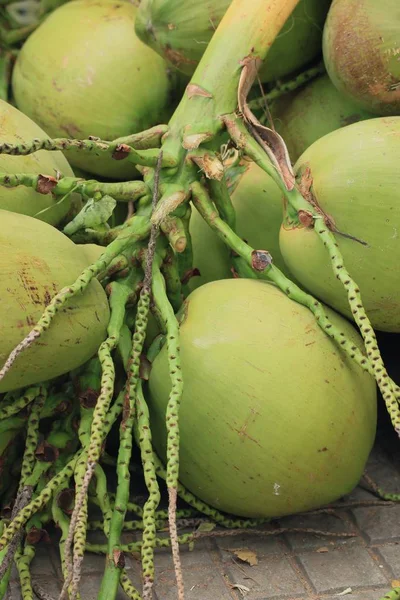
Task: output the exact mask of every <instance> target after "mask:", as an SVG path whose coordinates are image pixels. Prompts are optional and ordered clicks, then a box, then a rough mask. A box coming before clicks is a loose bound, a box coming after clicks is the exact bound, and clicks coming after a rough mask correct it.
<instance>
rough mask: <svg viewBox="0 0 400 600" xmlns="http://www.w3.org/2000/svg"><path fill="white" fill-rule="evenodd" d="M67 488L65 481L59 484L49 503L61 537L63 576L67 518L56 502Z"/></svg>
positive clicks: (64, 572) (64, 573)
mask: <svg viewBox="0 0 400 600" xmlns="http://www.w3.org/2000/svg"><path fill="white" fill-rule="evenodd" d="M66 489H68V486H67V485H66V483H64V484H63V485H61V486H60V487H59V488H58V489H57V490H56V491H55V493H54V496H53V501H52V503H51V514H52V517H53V521H54V523H55V525H56V526H57V527H59V529H60V530H61V538H60V541H59V544H58V546H59V550H60V560H61V570H62V572H63V575H64V577H65V576H66V568H65V554H64V546H65V540H66V539H67V535H68V529H69V519H68V517H67V515H66V514H65V513H64V511H63V510H62V509H61V508H60V506H59V504H58V498H59V495H60V494H61V493H62V492H63V490H66Z"/></svg>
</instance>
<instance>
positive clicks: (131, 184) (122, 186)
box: [0, 173, 150, 202]
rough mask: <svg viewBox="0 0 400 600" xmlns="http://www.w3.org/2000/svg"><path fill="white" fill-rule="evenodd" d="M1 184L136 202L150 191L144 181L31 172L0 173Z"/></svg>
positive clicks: (57, 193) (40, 191)
mask: <svg viewBox="0 0 400 600" xmlns="http://www.w3.org/2000/svg"><path fill="white" fill-rule="evenodd" d="M0 185H2V186H4V187H7V188H14V187H18V186H20V185H22V186H25V187H29V188H33V189H34V190H35V191H36V192H39V193H42V194H47V193H49V191H50V190H51V193H52V194H54V195H55V196H65V195H66V194H69V193H71V192H76V193H78V194H81V195H82V196H85V197H88V198H93V197H94V196H97V197H102V196H111V197H112V198H114V199H115V200H118V201H119V202H132V201H133V202H134V201H136V200H139V198H142V197H143V196H147V195H148V194H149V193H150V190H149V188H148V186H147V185H146V184H145V183H144V182H143V181H123V182H118V183H116V182H105V183H103V182H99V181H96V180H88V181H86V180H84V179H82V178H81V177H63V178H61V179H58V180H57V179H56V178H55V177H53V176H50V175H44V174H41V175H32V174H29V173H0Z"/></svg>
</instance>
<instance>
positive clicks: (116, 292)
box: [60, 273, 137, 600]
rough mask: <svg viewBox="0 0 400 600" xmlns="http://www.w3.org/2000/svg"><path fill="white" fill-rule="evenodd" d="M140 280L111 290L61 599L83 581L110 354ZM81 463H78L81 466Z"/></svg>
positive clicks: (108, 396)
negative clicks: (90, 494) (90, 492)
mask: <svg viewBox="0 0 400 600" xmlns="http://www.w3.org/2000/svg"><path fill="white" fill-rule="evenodd" d="M136 279H137V276H136V275H135V274H134V273H131V274H130V275H129V276H128V277H126V278H125V279H124V280H122V281H115V282H113V284H112V287H111V294H110V307H111V317H110V321H109V324H108V328H107V331H108V338H107V339H106V340H105V341H104V342H103V343H102V344H101V346H100V348H99V351H98V356H99V360H100V363H101V369H102V375H101V389H100V395H99V397H98V399H97V403H96V407H95V409H94V411H93V420H92V423H91V428H90V435H89V436H88V441H89V444H88V445H87V446H86V447H87V450H86V451H85V452H84V456H85V460H86V467H85V468H84V469H85V470H84V472H83V473H82V472H81V469H79V474H80V478H79V482H77V492H76V503H75V506H74V510H73V512H72V516H71V523H70V528H69V532H68V536H67V539H66V541H65V564H66V572H67V577H66V579H65V582H64V586H63V590H62V592H61V595H60V600H61V598H64V597H65V595H66V593H67V590H68V587H69V585H70V584H71V589H70V597H71V600H72V599H73V598H74V597H75V596H76V594H77V588H78V585H79V579H80V568H81V563H82V560H83V554H84V549H85V542H86V524H87V491H88V488H89V485H90V481H91V479H92V476H93V474H94V472H95V468H96V465H97V463H98V461H99V458H100V454H101V447H102V443H103V440H104V435H103V425H104V420H105V418H106V415H107V413H108V411H109V407H110V404H111V400H112V397H113V393H114V383H115V367H114V361H113V359H112V356H111V353H112V351H113V350H114V349H115V348H116V347H117V345H118V341H119V333H120V331H121V327H122V324H123V321H124V316H125V305H126V302H127V300H128V298H129V295H130V293H131V289H132V283H134V282H135V281H136ZM81 463H82V460H80V461H79V465H81ZM73 541H74V553H73V554H74V558H73V561H72V542H73Z"/></svg>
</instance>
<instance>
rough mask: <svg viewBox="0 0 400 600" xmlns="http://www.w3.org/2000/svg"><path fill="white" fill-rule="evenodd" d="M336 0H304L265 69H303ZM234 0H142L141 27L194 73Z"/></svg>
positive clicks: (265, 77)
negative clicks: (329, 9) (332, 2)
mask: <svg viewBox="0 0 400 600" xmlns="http://www.w3.org/2000/svg"><path fill="white" fill-rule="evenodd" d="M330 2H331V0H300V3H299V5H298V6H297V7H296V8H295V10H294V11H293V14H292V15H291V16H290V17H289V19H288V20H287V22H286V23H285V25H284V27H283V29H282V31H281V33H280V34H279V36H278V37H277V39H276V40H275V41H274V43H273V44H272V46H271V50H270V51H269V54H268V58H267V59H266V61H265V65H264V66H263V67H262V69H261V71H260V78H261V81H263V82H271V81H274V80H276V79H279V78H281V77H284V76H286V75H288V74H289V73H291V72H293V71H295V70H297V69H300V68H301V67H302V66H303V65H305V64H306V63H307V62H309V61H311V60H313V59H314V58H315V57H316V56H317V55H318V54H319V52H320V49H321V38H322V34H321V31H322V28H323V24H324V21H325V17H326V14H327V12H328V8H329V5H330ZM230 4H231V0H212V1H209V0H202V1H201V2H199V1H198V0H142V1H141V4H140V8H139V11H138V17H137V20H136V25H135V27H136V33H137V35H138V36H139V37H140V39H142V40H143V41H144V42H145V43H146V44H148V45H149V46H150V47H151V48H153V49H154V50H155V51H156V52H158V53H159V54H160V55H161V56H163V57H164V58H165V59H166V60H167V61H169V62H170V63H171V64H172V65H174V66H175V67H176V68H178V69H179V70H180V71H182V72H183V73H186V74H187V75H192V74H193V73H194V70H195V68H196V66H197V64H198V63H199V61H200V59H201V57H202V55H203V52H204V50H205V48H206V46H207V44H208V43H209V41H210V40H211V37H212V35H213V33H214V31H215V29H216V28H217V27H218V24H219V22H220V21H221V19H222V17H223V15H224V14H225V12H226V9H227V8H228V6H229V5H230Z"/></svg>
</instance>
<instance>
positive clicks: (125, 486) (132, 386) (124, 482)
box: [98, 152, 163, 600]
mask: <svg viewBox="0 0 400 600" xmlns="http://www.w3.org/2000/svg"><path fill="white" fill-rule="evenodd" d="M162 157H163V153H162V152H161V153H160V156H159V159H158V163H157V169H156V171H155V174H154V187H153V198H152V211H154V209H155V207H156V206H157V202H158V197H159V188H158V185H159V173H160V169H161V165H162ZM158 233H159V231H158V227H157V226H155V225H152V227H151V232H150V239H149V243H148V246H147V253H146V261H145V268H144V280H143V286H142V289H141V291H140V296H139V302H138V305H137V311H136V318H135V331H134V334H133V336H132V346H131V352H130V356H129V360H128V364H127V375H128V379H127V382H126V386H125V398H124V408H123V415H122V421H121V426H120V447H119V452H118V462H117V476H118V485H117V491H116V495H115V504H114V509H113V512H112V517H111V524H110V535H109V539H108V545H107V548H108V552H107V561H106V568H105V572H104V577H103V579H102V582H101V588H100V592H99V596H98V599H99V600H107V599H108V598H112V599H114V598H115V596H116V594H117V588H118V584H119V582H120V578H121V575H122V571H123V567H124V564H123V555H121V553H120V551H119V544H120V537H121V533H122V530H123V524H124V520H125V515H126V512H127V503H128V501H129V483H130V471H129V463H130V459H131V453H132V430H133V425H134V420H135V417H136V402H137V399H136V395H137V387H138V383H139V379H140V360H141V355H142V352H143V345H144V341H145V338H146V329H147V323H148V316H149V310H150V300H151V281H152V267H153V261H154V255H155V251H156V243H157V237H158ZM153 520H155V519H153Z"/></svg>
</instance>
